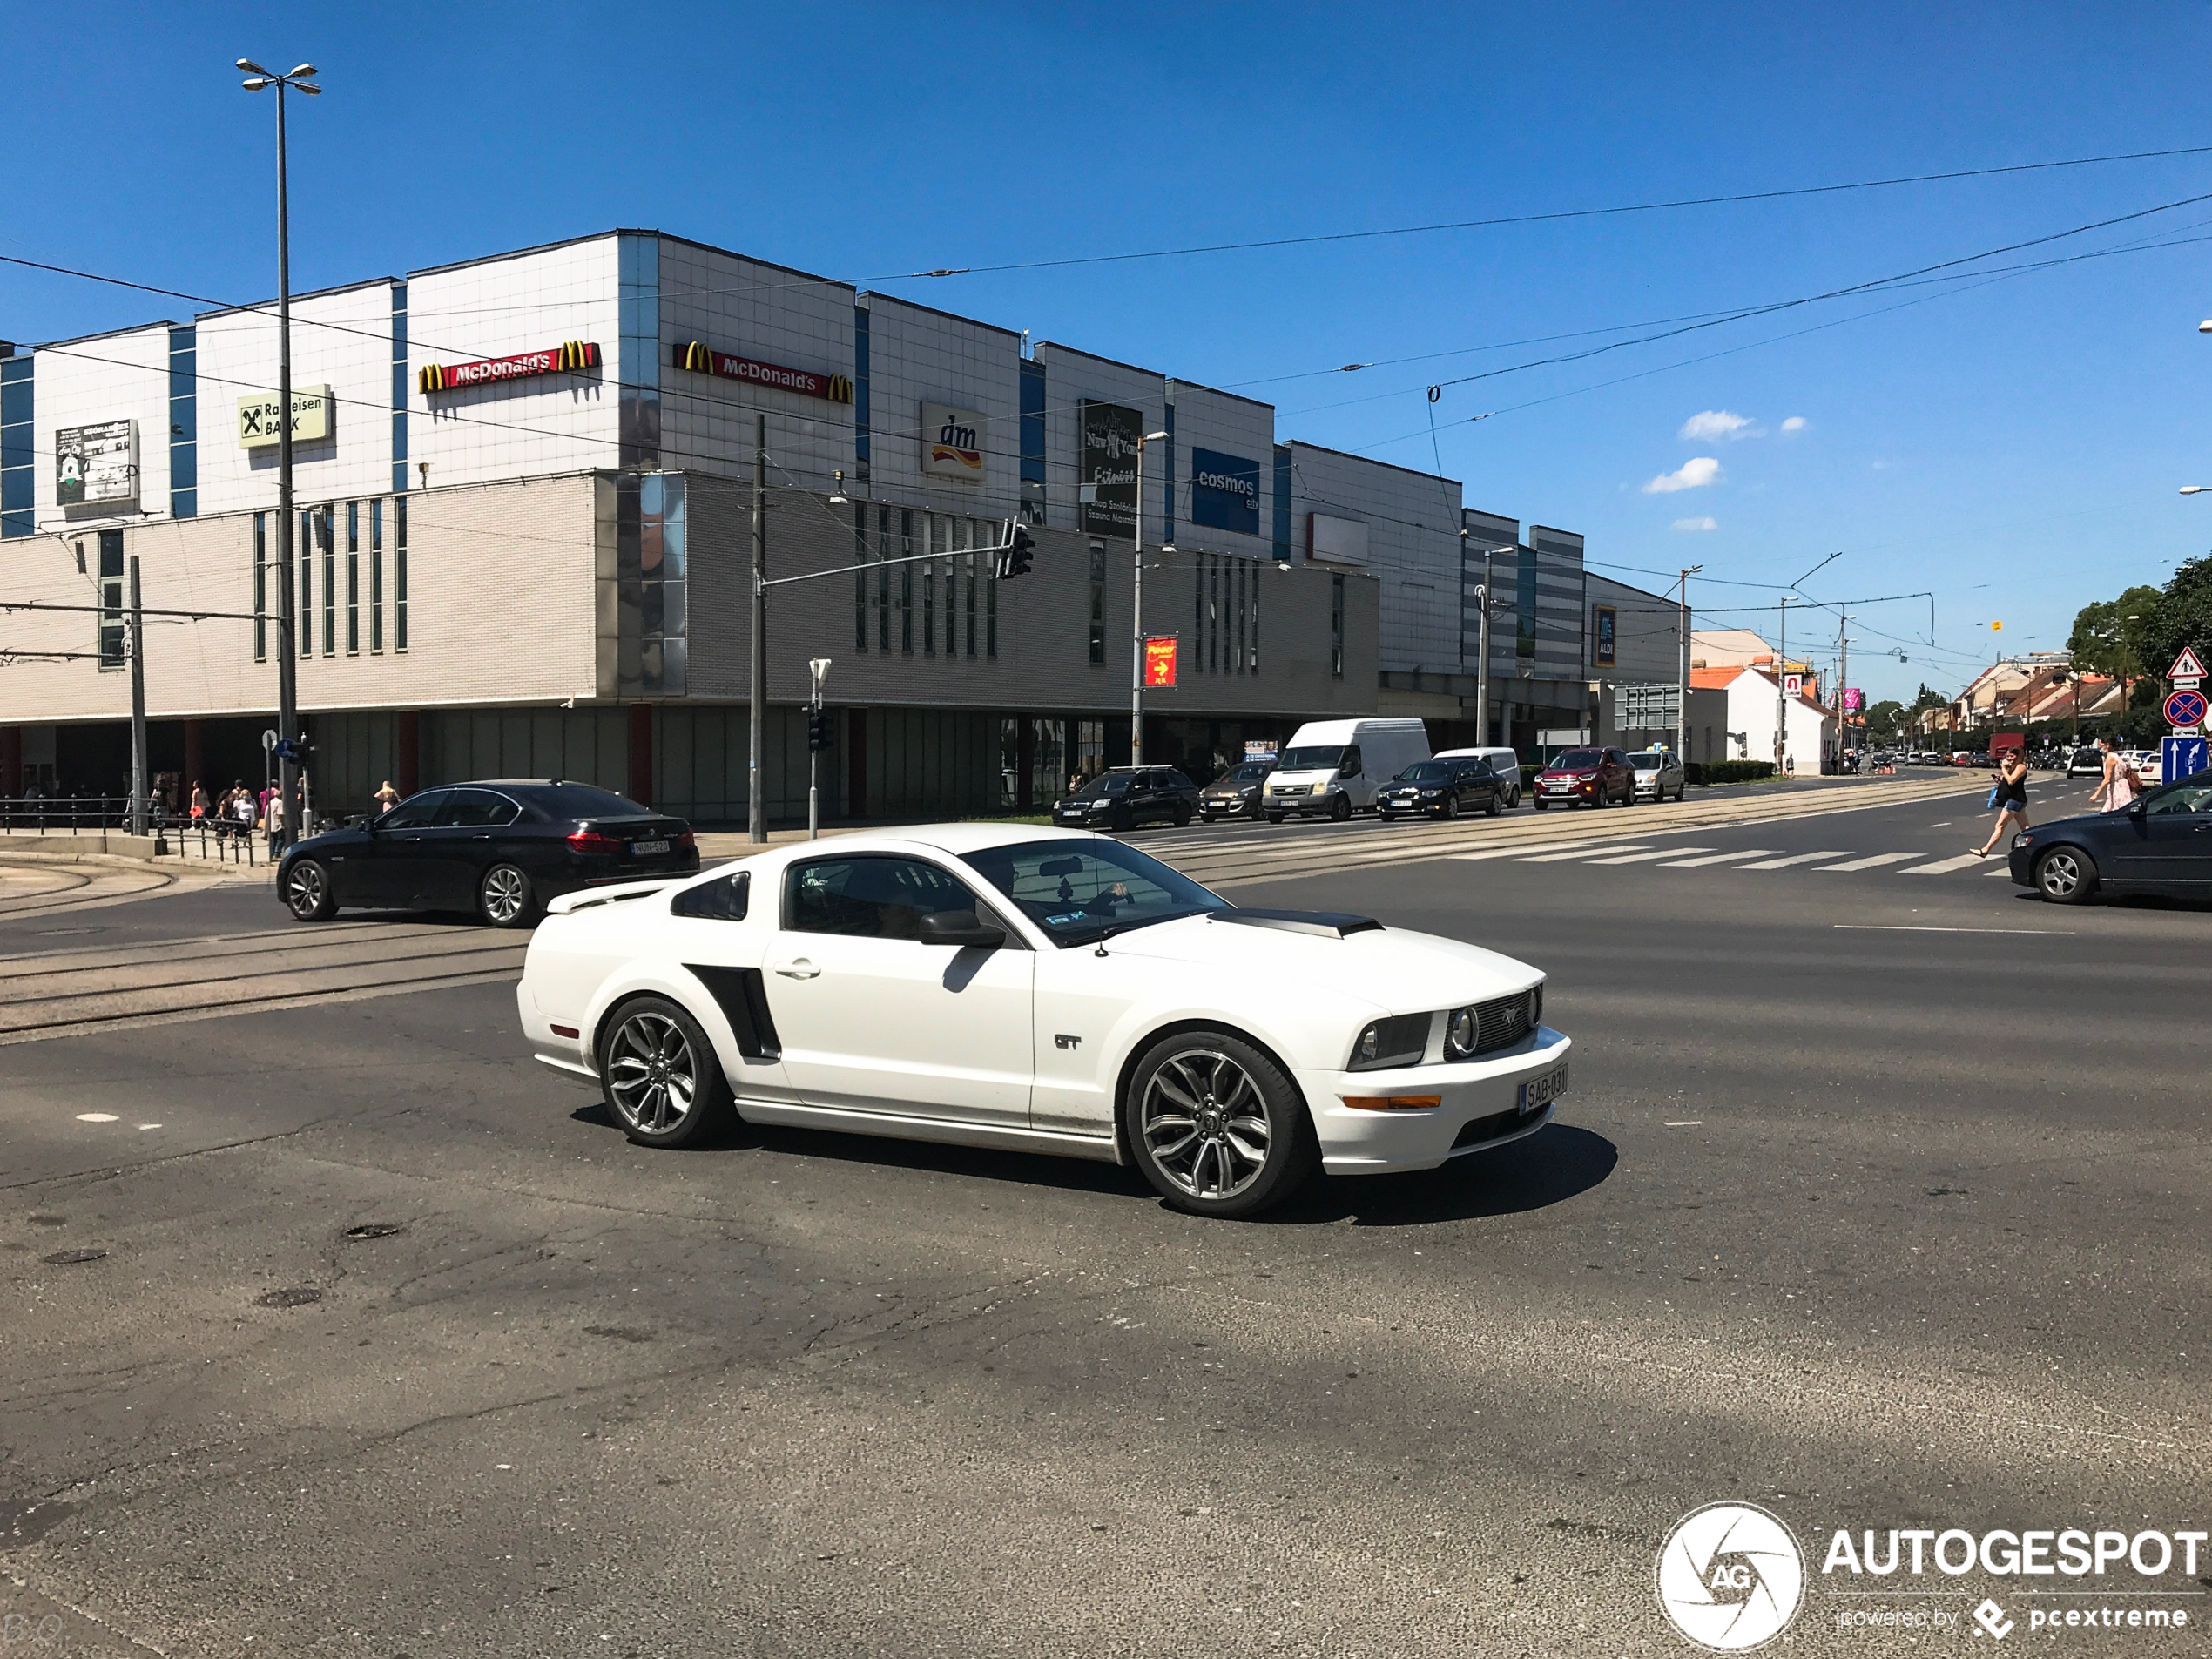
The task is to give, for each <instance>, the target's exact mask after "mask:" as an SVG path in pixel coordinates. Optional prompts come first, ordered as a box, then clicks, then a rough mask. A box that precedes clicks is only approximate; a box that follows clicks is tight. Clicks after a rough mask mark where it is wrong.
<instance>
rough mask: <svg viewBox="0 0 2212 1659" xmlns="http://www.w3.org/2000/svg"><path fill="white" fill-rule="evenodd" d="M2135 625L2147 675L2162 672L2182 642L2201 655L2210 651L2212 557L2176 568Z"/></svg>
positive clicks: (2176, 653)
mask: <svg viewBox="0 0 2212 1659" xmlns="http://www.w3.org/2000/svg"><path fill="white" fill-rule="evenodd" d="M2138 626H2139V627H2140V628H2141V633H2142V639H2141V650H2142V661H2143V672H2145V673H2146V674H2151V675H2161V674H2163V673H2165V671H2166V670H2167V668H2168V666H2169V665H2170V664H2172V663H2173V661H2174V659H2175V658H2176V657H2179V656H2180V655H2181V654H2182V647H2183V646H2184V645H2193V646H2195V648H2196V654H2197V655H2198V656H2199V657H2200V658H2203V657H2206V656H2208V654H2212V557H2208V558H2202V559H2191V560H2190V561H2189V562H2188V563H2186V564H2184V565H2182V567H2181V568H2180V569H2179V570H2175V572H2174V579H2173V580H2172V581H2171V582H2168V583H2167V584H2166V591H2165V592H2163V593H2161V594H2159V595H2158V596H2157V603H2156V604H2154V605H2152V606H2151V607H2150V608H2149V615H2148V617H2147V618H2146V619H2145V620H2144V621H2143V622H2142V623H2141V624H2138ZM2206 666H2207V667H2212V662H2208V663H2207V664H2206Z"/></svg>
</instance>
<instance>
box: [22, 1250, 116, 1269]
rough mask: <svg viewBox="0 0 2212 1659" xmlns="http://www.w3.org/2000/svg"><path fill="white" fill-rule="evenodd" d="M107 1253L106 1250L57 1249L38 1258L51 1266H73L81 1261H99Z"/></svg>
mask: <svg viewBox="0 0 2212 1659" xmlns="http://www.w3.org/2000/svg"><path fill="white" fill-rule="evenodd" d="M106 1254H107V1251H104V1250H57V1251H55V1252H54V1253H53V1254H52V1255H51V1256H41V1257H40V1258H38V1259H39V1260H40V1261H42V1262H44V1263H45V1264H46V1265H47V1266H49V1267H73V1266H75V1265H76V1264H78V1263H79V1262H97V1261H98V1260H99V1259H100V1258H102V1257H104V1256H105V1255H106Z"/></svg>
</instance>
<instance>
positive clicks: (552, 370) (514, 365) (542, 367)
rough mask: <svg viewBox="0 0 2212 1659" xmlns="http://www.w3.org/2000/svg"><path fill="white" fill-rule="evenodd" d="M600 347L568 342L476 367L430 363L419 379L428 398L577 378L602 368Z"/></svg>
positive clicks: (488, 360)
mask: <svg viewBox="0 0 2212 1659" xmlns="http://www.w3.org/2000/svg"><path fill="white" fill-rule="evenodd" d="M599 361H600V359H599V347H598V346H597V343H596V342H594V341H589V340H564V341H562V342H561V343H560V344H559V345H557V346H555V347H550V349H548V350H545V351H526V352H523V353H522V354H520V355H519V356H515V357H487V358H484V359H483V360H482V361H480V362H474V363H426V364H424V365H423V367H422V368H421V371H420V372H419V373H418V374H416V375H415V386H416V388H417V389H419V390H420V391H421V392H422V394H423V395H425V396H428V395H429V394H430V393H432V392H452V391H457V390H459V389H460V388H462V387H464V386H489V385H490V384H492V383H493V382H494V381H519V380H526V379H528V378H529V376H531V375H533V374H581V373H582V372H583V370H585V369H587V368H598V367H599Z"/></svg>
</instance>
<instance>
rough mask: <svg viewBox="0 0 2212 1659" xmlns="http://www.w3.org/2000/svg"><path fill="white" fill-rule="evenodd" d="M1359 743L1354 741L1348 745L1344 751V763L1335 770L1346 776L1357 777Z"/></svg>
mask: <svg viewBox="0 0 2212 1659" xmlns="http://www.w3.org/2000/svg"><path fill="white" fill-rule="evenodd" d="M1359 767H1360V759H1359V745H1358V744H1356V743H1355V744H1352V745H1348V746H1347V747H1346V748H1345V752H1344V764H1343V765H1340V766H1339V767H1338V768H1337V770H1338V771H1339V772H1342V773H1343V774H1344V775H1345V777H1347V778H1357V777H1358V776H1359Z"/></svg>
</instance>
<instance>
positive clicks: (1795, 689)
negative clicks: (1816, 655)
mask: <svg viewBox="0 0 2212 1659" xmlns="http://www.w3.org/2000/svg"><path fill="white" fill-rule="evenodd" d="M1804 689H1805V677H1804V675H1802V674H1784V676H1783V677H1782V694H1783V695H1784V697H1801V696H1803V695H1804Z"/></svg>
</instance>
